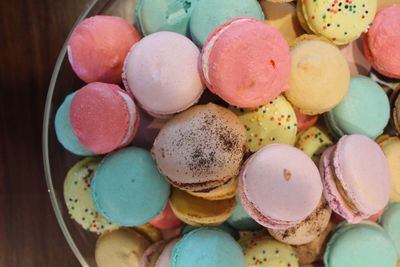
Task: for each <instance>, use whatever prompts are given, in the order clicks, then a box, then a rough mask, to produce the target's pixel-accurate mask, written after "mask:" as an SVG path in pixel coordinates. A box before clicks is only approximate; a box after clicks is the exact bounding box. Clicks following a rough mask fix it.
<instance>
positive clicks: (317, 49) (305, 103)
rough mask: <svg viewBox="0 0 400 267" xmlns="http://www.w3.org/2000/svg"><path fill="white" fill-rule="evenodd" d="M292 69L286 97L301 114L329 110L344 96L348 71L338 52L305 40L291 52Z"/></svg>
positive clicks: (323, 44)
mask: <svg viewBox="0 0 400 267" xmlns="http://www.w3.org/2000/svg"><path fill="white" fill-rule="evenodd" d="M291 56H292V70H291V74H290V79H289V89H288V90H287V91H286V92H285V96H286V98H287V99H288V100H289V101H290V102H291V103H292V104H293V105H294V106H295V107H297V108H298V109H299V110H300V111H301V112H302V113H304V114H308V115H315V114H320V113H324V112H326V111H329V110H331V109H332V108H334V107H335V106H336V105H338V104H339V103H340V102H341V101H342V100H343V99H344V97H345V96H346V95H347V92H348V89H349V83H350V70H349V67H348V65H347V62H346V59H345V58H344V57H343V55H342V54H341V52H340V50H339V49H338V48H337V47H336V46H334V45H331V44H328V43H326V42H323V41H319V40H311V41H304V42H301V43H299V44H298V45H296V46H295V47H293V48H292V49H291Z"/></svg>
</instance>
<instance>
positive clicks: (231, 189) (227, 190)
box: [187, 177, 239, 200]
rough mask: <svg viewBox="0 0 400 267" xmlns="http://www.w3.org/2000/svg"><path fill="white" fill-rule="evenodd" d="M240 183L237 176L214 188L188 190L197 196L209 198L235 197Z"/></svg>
mask: <svg viewBox="0 0 400 267" xmlns="http://www.w3.org/2000/svg"><path fill="white" fill-rule="evenodd" d="M238 184H239V181H238V178H237V177H235V178H232V179H230V180H229V181H228V182H227V183H225V184H223V185H221V186H218V187H217V188H215V189H212V190H210V191H200V192H193V191H187V192H188V193H189V194H191V195H193V196H195V197H201V198H205V199H208V200H222V199H229V198H233V197H234V196H235V195H236V193H237V189H238Z"/></svg>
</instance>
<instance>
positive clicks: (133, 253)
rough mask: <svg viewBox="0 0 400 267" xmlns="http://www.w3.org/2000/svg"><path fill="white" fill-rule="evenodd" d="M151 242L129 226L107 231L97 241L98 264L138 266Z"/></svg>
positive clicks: (105, 266) (100, 265)
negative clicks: (128, 227)
mask: <svg viewBox="0 0 400 267" xmlns="http://www.w3.org/2000/svg"><path fill="white" fill-rule="evenodd" d="M150 244H151V243H150V242H149V241H147V240H146V239H145V238H144V237H142V236H141V235H140V234H138V233H137V232H135V231H134V230H131V229H127V228H121V229H119V230H115V231H112V232H109V233H105V234H103V235H102V236H101V237H100V238H99V239H98V240H97V243H96V251H95V259H96V264H97V266H98V267H116V266H137V267H138V266H139V263H140V259H141V257H142V255H143V254H144V251H145V250H146V248H147V247H149V246H150Z"/></svg>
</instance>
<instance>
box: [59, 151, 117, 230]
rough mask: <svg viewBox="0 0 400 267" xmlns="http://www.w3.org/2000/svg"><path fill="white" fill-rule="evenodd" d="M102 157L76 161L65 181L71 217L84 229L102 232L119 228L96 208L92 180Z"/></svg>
mask: <svg viewBox="0 0 400 267" xmlns="http://www.w3.org/2000/svg"><path fill="white" fill-rule="evenodd" d="M100 160H101V158H85V159H83V160H81V161H79V162H78V163H76V164H75V165H74V166H73V167H72V168H71V169H70V170H69V171H68V174H67V177H66V179H65V181H64V200H65V204H66V206H67V208H68V213H69V215H70V216H71V219H73V220H75V221H76V222H77V223H78V224H79V225H80V226H81V227H82V228H83V229H85V230H88V231H91V232H94V233H97V234H101V233H104V232H107V231H112V230H115V229H118V227H119V226H118V225H116V224H113V223H111V222H109V221H108V220H106V219H105V218H104V217H103V216H102V215H100V214H99V213H98V211H97V210H96V208H95V206H94V203H93V200H92V194H91V191H92V190H91V188H90V182H91V180H92V179H93V176H94V172H95V171H96V168H97V165H98V164H99V162H100Z"/></svg>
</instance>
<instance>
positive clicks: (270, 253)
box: [239, 236, 299, 267]
mask: <svg viewBox="0 0 400 267" xmlns="http://www.w3.org/2000/svg"><path fill="white" fill-rule="evenodd" d="M239 244H240V246H241V247H242V250H243V254H244V258H245V261H246V265H245V266H265V267H281V266H282V267H283V266H285V267H286V266H290V267H298V266H299V262H298V260H297V257H296V254H295V251H294V250H293V248H292V247H291V246H289V245H286V244H283V243H281V242H279V241H276V240H274V239H272V238H270V237H267V236H262V237H256V238H244V239H240V240H239Z"/></svg>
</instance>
